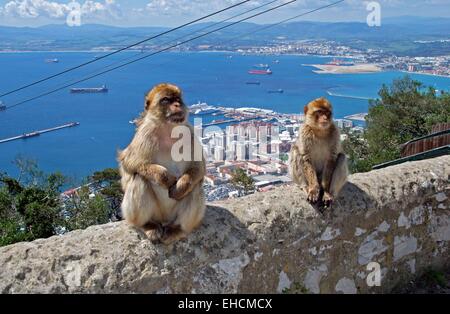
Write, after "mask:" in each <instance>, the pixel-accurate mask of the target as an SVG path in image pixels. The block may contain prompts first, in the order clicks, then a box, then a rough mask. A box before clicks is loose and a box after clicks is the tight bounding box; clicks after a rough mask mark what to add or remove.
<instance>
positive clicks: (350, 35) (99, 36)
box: [0, 16, 450, 52]
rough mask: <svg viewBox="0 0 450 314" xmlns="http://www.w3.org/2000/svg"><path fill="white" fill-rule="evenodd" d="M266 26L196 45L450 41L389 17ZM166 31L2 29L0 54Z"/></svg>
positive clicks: (436, 31) (430, 27)
mask: <svg viewBox="0 0 450 314" xmlns="http://www.w3.org/2000/svg"><path fill="white" fill-rule="evenodd" d="M213 24H214V23H201V24H196V25H191V26H189V27H186V28H183V29H181V30H178V31H176V32H173V33H170V34H167V35H164V36H162V37H161V38H158V39H155V40H152V41H151V42H149V43H147V45H149V46H151V45H158V44H162V43H166V42H169V41H173V40H176V39H179V38H180V37H183V36H186V35H188V34H191V33H193V32H194V31H196V30H199V29H202V28H205V27H208V26H212V25H213ZM223 25H225V24H221V25H219V26H214V27H211V28H208V29H207V30H205V32H206V31H211V30H213V29H215V28H217V27H221V26H223ZM264 27H265V25H258V24H253V23H241V24H238V25H233V26H231V27H230V28H227V29H224V30H221V31H219V32H216V33H214V34H211V35H208V36H205V37H203V38H201V39H198V40H195V41H194V42H192V45H194V46H195V45H205V44H206V45H212V46H220V45H222V43H224V42H227V40H231V39H232V42H230V43H229V44H228V45H229V46H237V45H260V44H267V43H274V42H278V41H280V40H283V41H295V40H304V39H325V40H335V41H338V42H341V43H343V44H348V45H351V46H355V47H358V46H359V47H384V48H386V50H389V49H391V50H393V51H395V50H399V51H401V50H402V49H403V50H405V49H409V48H411V43H413V42H414V41H415V40H436V39H449V37H450V33H449V29H450V18H427V17H413V16H401V17H394V18H383V19H382V25H381V27H369V26H368V25H367V24H366V23H360V22H339V23H324V22H307V21H301V22H291V23H286V24H281V25H278V26H276V27H273V28H269V29H267V30H263V31H257V32H255V30H260V29H262V28H264ZM166 30H168V28H164V27H130V28H122V27H113V26H106V25H97V24H89V25H82V26H80V27H69V26H67V25H65V24H64V25H46V26H42V27H37V28H30V27H6V26H0V50H10V49H12V50H69V49H70V50H88V49H93V48H97V47H122V46H124V45H127V44H130V43H132V42H135V41H139V40H142V39H143V38H146V37H150V36H153V35H156V34H158V33H160V32H163V31H166ZM249 33H250V34H249ZM195 35H197V34H195ZM192 36H194V35H192ZM402 43H405V45H402ZM406 43H407V44H406ZM408 47H409V48H408ZM416 48H417V47H414V49H416ZM403 52H405V51H403Z"/></svg>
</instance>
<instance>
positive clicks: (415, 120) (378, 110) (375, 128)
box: [344, 76, 450, 172]
mask: <svg viewBox="0 0 450 314" xmlns="http://www.w3.org/2000/svg"><path fill="white" fill-rule="evenodd" d="M378 94H379V96H380V98H379V99H376V100H372V101H370V103H369V113H368V115H367V117H366V122H367V128H366V130H365V132H364V133H363V135H362V136H361V137H360V138H356V137H354V136H349V138H348V139H347V140H346V141H345V142H344V148H345V151H346V153H347V154H348V155H349V159H350V168H351V170H352V171H353V172H355V171H356V172H359V171H369V170H370V169H371V168H372V167H373V166H374V165H376V164H380V163H383V162H387V161H391V160H394V159H398V158H400V157H401V155H400V148H401V144H403V143H405V142H407V141H409V140H412V139H414V138H417V137H420V136H423V135H426V134H428V133H429V132H430V131H431V127H432V126H433V125H434V124H436V123H439V122H450V96H449V95H448V94H446V93H444V94H441V95H439V96H438V95H437V94H436V91H435V90H434V89H433V88H430V87H429V88H425V87H424V86H423V85H422V83H420V82H418V81H414V80H411V79H410V78H409V77H408V76H405V77H403V78H402V79H398V80H394V81H393V83H392V85H391V86H386V85H383V86H382V88H381V89H380V91H379V93H378Z"/></svg>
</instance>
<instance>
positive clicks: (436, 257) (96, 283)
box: [0, 156, 450, 293]
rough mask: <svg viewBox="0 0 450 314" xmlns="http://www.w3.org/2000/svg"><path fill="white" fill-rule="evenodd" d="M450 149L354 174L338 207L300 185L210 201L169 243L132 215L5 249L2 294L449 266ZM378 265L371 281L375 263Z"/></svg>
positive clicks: (206, 288) (252, 286) (334, 281)
mask: <svg viewBox="0 0 450 314" xmlns="http://www.w3.org/2000/svg"><path fill="white" fill-rule="evenodd" d="M449 176H450V156H445V157H440V158H436V159H431V160H426V161H420V162H414V163H406V164H403V165H400V166H395V167H391V168H387V169H383V170H378V171H373V172H371V173H368V174H357V175H353V176H352V177H351V178H350V182H349V183H348V184H347V186H346V187H345V189H344V192H343V194H342V197H340V199H339V200H338V201H337V203H336V204H335V207H334V211H333V213H332V214H328V215H325V216H323V215H321V214H319V213H317V212H316V211H315V210H314V208H313V207H311V206H310V205H309V204H308V203H306V202H305V201H304V199H305V195H304V194H303V192H300V191H299V189H298V188H297V187H296V186H293V185H292V186H285V187H280V188H278V189H276V190H274V191H271V192H267V193H258V194H255V195H252V196H249V197H246V198H242V199H236V200H228V201H224V202H221V203H217V204H214V205H211V206H209V207H208V211H207V215H206V219H205V221H204V224H203V226H202V227H201V228H200V229H199V230H198V231H196V232H195V233H194V234H192V235H191V237H189V239H188V240H185V241H182V242H179V243H177V244H175V245H172V246H170V247H164V246H154V245H152V244H151V243H150V242H149V241H148V240H147V239H146V238H145V235H144V234H143V233H141V232H139V231H137V230H134V229H132V228H131V227H129V226H127V225H126V224H124V223H114V224H107V225H103V226H95V227H91V228H89V229H87V230H84V231H75V232H72V233H69V234H67V235H65V236H61V237H53V238H50V239H46V240H38V241H34V242H32V243H20V244H16V245H12V246H8V247H4V248H0V291H1V292H3V293H23V292H26V293H28V292H41V293H56V292H59V293H66V292H69V293H73V292H84V293H86V292H87V293H92V292H125V293H131V292H145V293H180V292H186V293H191V292H195V293H234V292H242V293H253V292H260V293H275V292H281V291H282V290H283V289H285V288H291V290H304V288H306V289H308V291H309V292H313V293H319V292H321V293H335V292H345V293H354V292H363V293H364V292H389V291H390V290H391V289H392V288H393V287H394V286H395V285H396V284H401V283H402V282H407V281H408V280H409V279H411V278H412V277H414V276H415V275H417V274H419V273H420V272H422V271H423V270H424V269H425V268H426V267H428V266H433V267H437V268H439V267H444V266H445V265H447V266H448V264H449V262H450V259H449V252H450V250H449V243H450V242H449V241H450V210H449V202H450V201H449V189H450V187H449ZM369 262H378V263H379V264H380V266H381V273H382V281H381V287H372V288H369V287H368V285H367V284H366V277H367V275H368V274H369V271H367V269H366V267H367V264H368V263H369Z"/></svg>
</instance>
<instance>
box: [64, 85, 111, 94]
mask: <svg viewBox="0 0 450 314" xmlns="http://www.w3.org/2000/svg"><path fill="white" fill-rule="evenodd" d="M70 92H71V93H107V92H108V88H107V87H106V85H103V86H102V87H88V88H71V89H70Z"/></svg>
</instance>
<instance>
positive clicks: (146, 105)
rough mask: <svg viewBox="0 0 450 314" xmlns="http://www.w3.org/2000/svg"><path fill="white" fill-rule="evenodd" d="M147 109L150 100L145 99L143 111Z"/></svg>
mask: <svg viewBox="0 0 450 314" xmlns="http://www.w3.org/2000/svg"><path fill="white" fill-rule="evenodd" d="M149 107H150V100H148V99H145V110H148V108H149Z"/></svg>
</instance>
